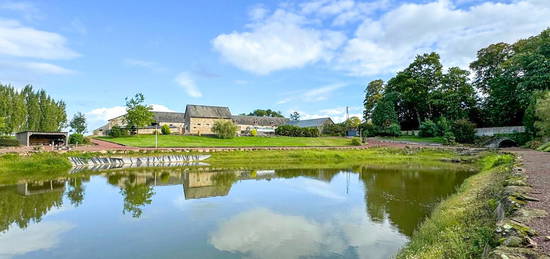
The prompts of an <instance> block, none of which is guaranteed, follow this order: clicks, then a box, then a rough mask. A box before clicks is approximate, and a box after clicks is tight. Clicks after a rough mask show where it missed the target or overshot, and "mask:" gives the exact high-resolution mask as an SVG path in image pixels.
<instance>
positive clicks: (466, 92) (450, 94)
mask: <svg viewBox="0 0 550 259" xmlns="http://www.w3.org/2000/svg"><path fill="white" fill-rule="evenodd" d="M469 75H470V72H468V71H467V70H463V69H460V68H458V67H451V68H449V71H448V72H447V73H446V74H444V75H443V77H442V80H441V86H440V87H439V88H438V89H437V91H435V92H434V95H433V98H432V101H431V102H432V105H433V107H434V108H435V109H434V110H435V111H436V112H434V116H443V117H446V118H447V119H450V120H453V121H454V120H458V119H469V118H470V117H471V116H470V115H472V114H474V113H475V110H476V108H477V106H476V105H477V97H476V92H475V89H474V88H473V86H472V85H471V84H470V83H469V78H468V76H469Z"/></svg>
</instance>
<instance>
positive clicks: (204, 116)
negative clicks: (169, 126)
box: [184, 104, 232, 135]
mask: <svg viewBox="0 0 550 259" xmlns="http://www.w3.org/2000/svg"><path fill="white" fill-rule="evenodd" d="M231 120H232V117H231V111H229V108H228V107H221V106H207V105H194V104H188V105H187V106H186V107H185V122H184V123H185V134H191V135H211V134H214V133H213V132H212V126H214V122H216V121H231Z"/></svg>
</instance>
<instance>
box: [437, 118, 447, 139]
mask: <svg viewBox="0 0 550 259" xmlns="http://www.w3.org/2000/svg"><path fill="white" fill-rule="evenodd" d="M435 124H436V128H437V132H436V136H443V137H444V136H445V134H447V132H450V131H451V122H450V121H448V120H447V118H445V117H440V118H439V119H438V120H437V122H436V123H435Z"/></svg>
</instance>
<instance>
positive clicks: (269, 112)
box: [248, 109, 284, 117]
mask: <svg viewBox="0 0 550 259" xmlns="http://www.w3.org/2000/svg"><path fill="white" fill-rule="evenodd" d="M248 116H260V117H284V116H283V115H282V114H281V112H278V111H274V110H271V109H267V110H262V109H256V110H254V111H252V112H251V113H249V114H248Z"/></svg>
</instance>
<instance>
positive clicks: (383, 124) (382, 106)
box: [372, 93, 398, 129]
mask: <svg viewBox="0 0 550 259" xmlns="http://www.w3.org/2000/svg"><path fill="white" fill-rule="evenodd" d="M394 96H395V95H393V94H391V93H389V94H385V95H384V97H383V98H382V99H380V100H379V101H378V103H377V105H376V107H375V108H374V111H373V114H372V123H373V124H374V125H375V126H376V127H378V128H382V129H383V128H387V127H389V126H390V125H391V124H394V123H398V121H397V113H396V111H395V99H394Z"/></svg>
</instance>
